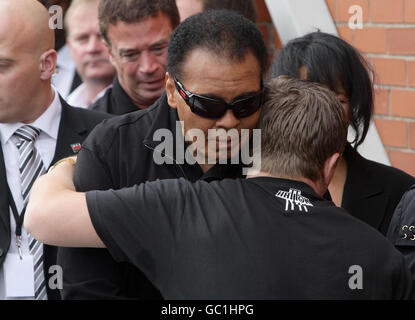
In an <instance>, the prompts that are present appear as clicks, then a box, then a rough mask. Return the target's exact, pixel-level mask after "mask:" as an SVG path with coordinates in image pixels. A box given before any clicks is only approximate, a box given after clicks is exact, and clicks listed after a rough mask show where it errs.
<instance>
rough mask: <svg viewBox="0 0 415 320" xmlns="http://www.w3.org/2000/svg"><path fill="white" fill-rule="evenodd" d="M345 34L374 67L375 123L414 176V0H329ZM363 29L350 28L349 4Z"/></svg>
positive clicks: (395, 159)
mask: <svg viewBox="0 0 415 320" xmlns="http://www.w3.org/2000/svg"><path fill="white" fill-rule="evenodd" d="M326 1H327V4H328V6H329V9H330V12H331V14H332V17H333V19H334V21H335V22H336V25H337V29H338V31H339V34H340V36H341V37H342V38H343V39H345V40H347V41H348V42H349V43H351V44H353V45H354V46H355V47H357V48H358V49H359V50H361V51H362V52H363V53H364V54H365V56H366V57H367V59H368V60H369V61H370V62H371V63H372V65H373V67H374V70H375V77H376V78H375V84H376V85H375V88H376V102H375V123H376V127H377V129H378V131H379V134H380V136H381V139H382V141H383V144H384V145H385V148H386V150H387V153H388V155H389V159H390V160H391V163H392V165H393V166H395V167H398V168H401V169H402V170H405V171H406V172H408V173H410V174H412V175H415V0H326ZM352 5H360V6H361V7H362V9H363V29H361V30H359V29H356V30H351V29H350V28H349V27H348V21H349V18H350V16H351V15H350V14H349V13H348V11H349V7H350V6H352Z"/></svg>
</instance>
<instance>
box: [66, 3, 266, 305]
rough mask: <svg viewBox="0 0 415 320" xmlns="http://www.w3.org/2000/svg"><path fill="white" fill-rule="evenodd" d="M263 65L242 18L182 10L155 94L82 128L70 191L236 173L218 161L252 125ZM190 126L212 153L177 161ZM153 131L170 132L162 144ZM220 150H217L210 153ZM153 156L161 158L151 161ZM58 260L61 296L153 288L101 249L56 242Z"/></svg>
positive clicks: (254, 33) (254, 32)
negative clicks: (85, 132)
mask: <svg viewBox="0 0 415 320" xmlns="http://www.w3.org/2000/svg"><path fill="white" fill-rule="evenodd" d="M267 67H268V56H267V50H266V47H265V44H264V41H263V39H262V35H261V33H260V32H259V31H258V29H257V27H256V25H255V24H254V23H252V22H251V21H249V20H248V19H245V18H243V17H242V16H240V15H238V14H236V13H233V12H231V11H226V10H218V11H210V12H203V13H200V14H198V15H195V16H193V17H190V18H189V19H187V20H186V21H184V22H183V23H182V24H180V25H179V26H178V27H177V29H176V30H175V31H174V32H173V35H172V37H171V40H170V43H169V47H168V53H167V74H166V90H165V93H164V94H163V95H162V97H161V98H160V99H159V100H158V101H157V102H156V103H155V104H154V105H153V106H151V107H149V108H148V109H145V110H141V111H138V112H133V113H130V114H126V115H123V116H120V117H117V118H114V119H113V120H111V121H107V122H105V123H103V124H102V125H101V126H99V127H98V128H97V129H96V130H95V131H94V132H93V133H92V134H91V135H90V136H89V137H88V139H87V141H86V142H85V143H84V145H83V149H82V150H81V151H80V154H79V157H78V160H77V168H76V172H75V176H74V182H75V185H76V188H77V190H78V191H88V190H95V189H99V190H105V189H110V188H113V189H119V188H123V187H130V186H132V185H135V184H137V183H142V182H145V181H153V180H156V179H169V178H185V179H187V180H190V181H193V182H194V181H197V180H205V181H213V180H222V179H225V178H240V177H242V176H243V175H242V173H243V168H244V167H245V166H244V164H243V163H241V162H239V163H231V162H230V161H227V160H229V159H230V158H231V157H233V155H234V154H235V153H238V152H239V149H240V144H239V141H238V143H236V144H234V143H233V141H234V140H233V139H230V137H229V136H228V135H227V133H228V132H230V131H233V132H237V133H238V134H240V133H241V131H243V130H249V131H250V132H252V131H253V129H254V128H256V126H257V123H258V120H259V117H260V112H261V98H262V79H263V77H264V74H265V73H266V70H267ZM178 121H180V122H178ZM178 123H179V126H177V124H178ZM176 128H178V129H177V130H176ZM194 129H196V130H199V131H200V132H202V133H203V134H204V137H205V139H206V141H205V142H206V143H202V144H201V145H202V146H203V147H201V148H200V150H197V152H198V153H199V154H202V160H203V159H204V160H206V159H208V158H209V159H213V161H198V162H196V163H194V164H192V163H189V162H187V161H185V162H184V163H182V162H181V161H179V159H178V154H177V152H175V151H177V150H180V145H184V138H185V137H186V136H187V135H188V133H189V132H191V131H192V130H194ZM212 129H214V130H218V131H221V132H222V133H223V134H221V135H220V136H219V137H215V140H216V139H219V143H218V144H216V143H215V144H214V148H213V149H212V148H210V147H209V143H207V142H209V141H208V140H209V134H208V133H209V130H212ZM161 130H164V131H168V132H171V133H172V135H173V136H174V137H175V139H174V140H173V145H172V146H170V147H171V148H165V149H163V150H162V151H160V148H159V146H160V144H162V143H163V142H164V141H161V140H160V139H159V136H158V133H159V132H160V131H161ZM237 140H239V139H237ZM224 150H225V152H223V151H224ZM223 154H225V157H226V159H223V158H222V159H219V157H220V156H222V155H223ZM160 155H162V156H163V157H165V158H167V159H170V160H171V161H170V162H166V163H164V164H162V165H160V164H157V163H156V162H155V161H154V159H155V157H156V156H160ZM198 159H199V158H198ZM224 162H226V164H219V163H224ZM120 210H122V209H121V208H120ZM142 254H143V255H144V256H145V255H146V253H145V252H143V253H142ZM144 259H145V258H144ZM150 260H151V259H150ZM59 263H60V265H62V267H63V275H64V284H63V297H64V298H66V299H71V298H77V299H96V298H100V299H117V298H133V299H154V298H157V297H160V296H158V295H157V291H156V290H155V289H154V287H153V286H152V285H151V284H150V282H149V281H148V280H147V278H145V277H144V275H143V274H142V273H141V271H140V270H138V269H137V268H135V267H134V266H133V265H131V264H129V263H117V262H115V260H114V259H113V258H112V257H111V255H110V254H109V253H108V251H106V250H104V249H69V248H67V249H62V250H61V251H60V253H59Z"/></svg>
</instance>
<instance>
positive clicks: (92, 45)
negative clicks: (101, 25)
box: [88, 36, 104, 53]
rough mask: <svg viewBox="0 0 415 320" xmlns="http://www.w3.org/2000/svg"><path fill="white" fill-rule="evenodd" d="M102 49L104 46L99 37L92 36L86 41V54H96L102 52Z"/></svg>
mask: <svg viewBox="0 0 415 320" xmlns="http://www.w3.org/2000/svg"><path fill="white" fill-rule="evenodd" d="M103 48H104V44H103V43H102V40H101V38H100V37H95V36H92V37H90V38H89V41H88V52H90V53H96V52H100V51H102V50H103Z"/></svg>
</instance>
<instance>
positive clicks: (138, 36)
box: [108, 22, 172, 51]
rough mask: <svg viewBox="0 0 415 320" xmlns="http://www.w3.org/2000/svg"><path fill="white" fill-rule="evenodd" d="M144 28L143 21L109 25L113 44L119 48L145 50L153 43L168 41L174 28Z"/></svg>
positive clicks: (109, 33) (110, 38)
mask: <svg viewBox="0 0 415 320" xmlns="http://www.w3.org/2000/svg"><path fill="white" fill-rule="evenodd" d="M150 29H152V30H149V28H142V24H141V23H125V22H118V23H117V24H116V25H110V26H109V27H108V37H109V40H110V42H111V45H112V46H113V47H115V48H116V49H117V50H118V51H119V50H143V49H146V48H149V47H151V46H153V45H157V44H161V43H166V44H167V43H168V41H169V39H170V36H171V33H172V30H171V27H169V26H165V28H161V27H160V28H150Z"/></svg>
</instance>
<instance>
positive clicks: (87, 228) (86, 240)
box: [24, 161, 103, 247]
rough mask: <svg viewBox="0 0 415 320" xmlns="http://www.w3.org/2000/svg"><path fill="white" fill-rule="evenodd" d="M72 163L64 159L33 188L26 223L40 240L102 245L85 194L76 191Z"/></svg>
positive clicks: (29, 229)
mask: <svg viewBox="0 0 415 320" xmlns="http://www.w3.org/2000/svg"><path fill="white" fill-rule="evenodd" d="M73 170H74V167H73V164H71V163H69V161H63V162H62V163H60V164H59V165H58V166H57V167H56V168H55V169H54V170H52V171H51V172H50V173H48V174H47V175H44V176H42V177H40V178H39V179H38V180H37V181H36V182H35V184H34V185H33V187H32V190H31V195H30V200H29V203H28V206H27V210H26V215H25V221H24V226H25V229H26V230H27V231H28V232H29V233H31V234H32V236H33V237H34V238H36V239H37V240H39V241H40V242H43V243H46V244H51V245H59V246H86V247H103V243H102V241H101V240H100V238H99V237H98V235H97V234H96V232H95V229H94V227H93V225H92V222H91V219H90V217H89V212H88V207H87V203H86V198H85V194H84V193H78V192H76V191H75V187H74V185H73V181H72V177H73Z"/></svg>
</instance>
